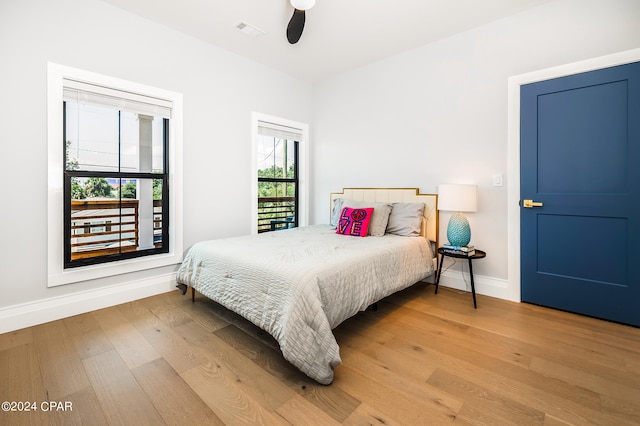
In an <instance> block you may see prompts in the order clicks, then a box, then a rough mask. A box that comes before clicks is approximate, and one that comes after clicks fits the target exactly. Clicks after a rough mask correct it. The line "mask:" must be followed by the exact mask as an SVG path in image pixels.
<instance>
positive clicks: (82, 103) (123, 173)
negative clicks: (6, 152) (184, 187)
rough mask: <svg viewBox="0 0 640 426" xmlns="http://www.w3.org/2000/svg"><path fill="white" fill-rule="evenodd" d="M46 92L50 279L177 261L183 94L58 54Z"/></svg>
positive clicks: (71, 279) (97, 275) (102, 274)
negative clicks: (61, 60)
mask: <svg viewBox="0 0 640 426" xmlns="http://www.w3.org/2000/svg"><path fill="white" fill-rule="evenodd" d="M48 95H49V169H50V170H49V214H48V216H49V232H48V248H49V256H48V257H49V286H54V285H59V284H66V283H71V282H77V281H84V280H87V279H95V278H103V277H106V276H110V275H116V274H122V273H126V272H135V271H139V270H143V269H149V268H154V267H160V266H166V265H173V264H176V263H179V262H180V261H181V257H182V256H181V255H182V226H181V221H182V215H181V213H182V209H181V192H182V191H181V180H182V179H181V177H182V174H181V164H180V158H181V150H180V146H179V145H180V141H181V123H182V96H181V95H180V94H177V93H174V92H169V91H165V90H162V89H157V88H152V87H149V86H144V85H140V84H137V83H133V82H128V81H124V80H120V79H115V78H111V77H107V76H103V75H99V74H95V73H90V72H87V71H82V70H77V69H74V68H69V67H63V66H60V65H56V64H49V90H48ZM169 194H171V197H170V196H169Z"/></svg>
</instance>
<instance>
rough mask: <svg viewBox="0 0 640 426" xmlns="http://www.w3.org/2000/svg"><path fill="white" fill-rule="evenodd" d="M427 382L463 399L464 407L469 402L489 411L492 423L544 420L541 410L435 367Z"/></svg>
mask: <svg viewBox="0 0 640 426" xmlns="http://www.w3.org/2000/svg"><path fill="white" fill-rule="evenodd" d="M427 383H428V384H430V385H432V386H434V387H436V388H438V389H440V390H441V391H443V392H447V393H449V394H450V395H456V396H457V397H458V398H460V399H461V400H463V401H464V407H465V408H467V407H470V406H471V407H475V408H476V409H477V410H482V411H484V412H485V413H490V414H491V418H492V419H493V421H492V422H491V423H499V424H506V423H510V424H515V425H524V424H527V425H541V424H543V423H544V417H545V416H544V413H543V412H542V411H540V410H536V409H534V408H531V407H530V406H527V405H525V404H522V403H520V402H518V401H515V400H513V399H511V398H508V397H506V396H504V395H501V394H498V393H496V392H493V391H492V390H490V389H489V388H487V387H483V386H480V385H478V384H476V383H474V382H471V381H469V380H465V379H463V378H461V377H459V376H457V375H455V374H451V373H448V372H446V371H444V370H442V369H438V370H436V371H435V372H434V373H433V374H432V375H431V377H429V380H427ZM474 417H477V416H474Z"/></svg>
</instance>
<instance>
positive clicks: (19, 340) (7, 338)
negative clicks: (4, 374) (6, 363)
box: [0, 328, 33, 352]
mask: <svg viewBox="0 0 640 426" xmlns="http://www.w3.org/2000/svg"><path fill="white" fill-rule="evenodd" d="M32 330H33V329H32V328H23V329H21V330H16V331H10V332H8V333H3V334H0V352H1V351H4V350H6V349H11V348H15V347H16V346H21V345H26V344H29V343H32V342H33V332H32Z"/></svg>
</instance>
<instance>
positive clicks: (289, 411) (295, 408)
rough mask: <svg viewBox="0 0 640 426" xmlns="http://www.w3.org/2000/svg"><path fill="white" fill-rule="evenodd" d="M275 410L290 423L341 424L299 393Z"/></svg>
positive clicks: (328, 425)
mask: <svg viewBox="0 0 640 426" xmlns="http://www.w3.org/2000/svg"><path fill="white" fill-rule="evenodd" d="M276 412H277V413H278V414H280V415H281V416H282V417H283V418H284V419H285V420H287V421H288V422H289V423H291V424H292V425H314V424H315V425H323V426H331V425H339V424H341V423H339V422H337V421H336V420H334V419H333V418H332V417H330V416H329V415H328V414H327V413H325V412H324V411H322V410H321V409H319V408H318V407H316V406H315V405H313V404H311V403H310V402H309V401H307V400H306V399H304V398H303V397H301V396H300V395H295V396H294V397H292V398H291V399H289V400H288V401H286V402H285V403H284V404H282V405H281V406H280V407H278V409H277V410H276Z"/></svg>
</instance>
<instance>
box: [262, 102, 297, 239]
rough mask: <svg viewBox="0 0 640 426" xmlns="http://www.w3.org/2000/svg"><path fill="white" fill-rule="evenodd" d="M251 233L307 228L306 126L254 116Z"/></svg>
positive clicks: (273, 118)
mask: <svg viewBox="0 0 640 426" xmlns="http://www.w3.org/2000/svg"><path fill="white" fill-rule="evenodd" d="M254 126H255V129H254V132H255V133H254V151H253V152H254V161H255V163H254V167H255V169H254V170H255V174H256V180H255V181H254V182H256V183H255V184H254V185H256V190H255V191H254V192H253V193H254V197H255V198H254V203H253V205H254V208H255V212H256V214H255V215H254V216H253V217H254V220H255V222H254V225H253V227H254V229H255V230H256V232H258V233H262V232H269V231H277V230H280V229H286V228H293V227H297V226H300V225H303V224H306V197H305V195H306V194H305V192H306V191H305V181H306V179H305V178H306V173H305V172H306V170H305V168H304V164H305V152H306V150H305V145H306V143H305V142H306V140H307V126H306V125H304V124H301V123H295V122H291V121H289V120H283V119H279V118H276V117H269V116H264V115H258V114H254Z"/></svg>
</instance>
